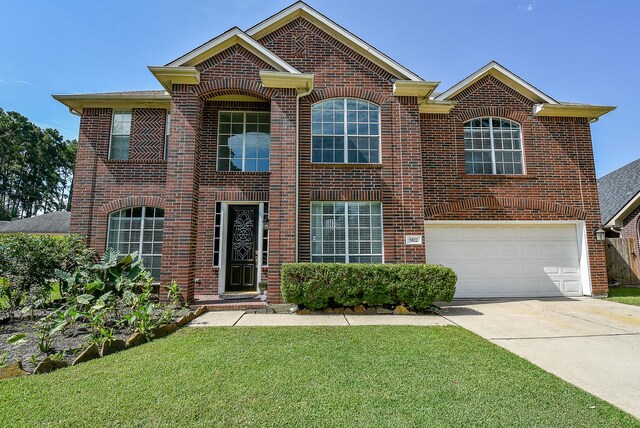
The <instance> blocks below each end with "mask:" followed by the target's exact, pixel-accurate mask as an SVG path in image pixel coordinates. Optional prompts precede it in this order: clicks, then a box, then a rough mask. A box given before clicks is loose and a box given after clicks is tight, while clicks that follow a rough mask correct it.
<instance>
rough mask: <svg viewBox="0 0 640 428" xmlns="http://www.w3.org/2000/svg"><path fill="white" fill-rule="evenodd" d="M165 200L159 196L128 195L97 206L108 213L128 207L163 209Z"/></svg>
mask: <svg viewBox="0 0 640 428" xmlns="http://www.w3.org/2000/svg"><path fill="white" fill-rule="evenodd" d="M164 206H165V200H164V198H161V197H159V196H129V197H127V198H122V199H116V200H115V201H111V202H109V203H106V204H104V205H102V206H101V207H100V208H98V209H99V210H100V211H101V212H103V213H106V214H109V213H112V212H114V211H117V210H121V209H123V208H128V207H155V208H162V209H164Z"/></svg>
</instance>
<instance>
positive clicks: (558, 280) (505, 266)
mask: <svg viewBox="0 0 640 428" xmlns="http://www.w3.org/2000/svg"><path fill="white" fill-rule="evenodd" d="M425 238H426V239H425V241H426V251H427V263H435V264H442V265H445V266H448V267H451V268H453V270H455V272H456V274H457V275H458V284H457V286H456V294H455V297H458V298H474V297H484V298H488V297H543V296H581V295H582V283H581V270H580V251H579V247H578V236H577V228H576V225H575V224H549V225H546V224H534V225H531V224H530V225H523V224H513V223H512V224H509V223H505V222H502V223H500V222H497V223H492V224H471V225H469V224H464V222H460V223H447V224H429V223H427V224H426V225H425Z"/></svg>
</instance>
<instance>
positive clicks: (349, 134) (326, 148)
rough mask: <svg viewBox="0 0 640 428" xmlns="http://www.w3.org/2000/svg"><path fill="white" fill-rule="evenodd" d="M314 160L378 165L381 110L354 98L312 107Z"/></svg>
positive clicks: (340, 99) (329, 101)
mask: <svg viewBox="0 0 640 428" xmlns="http://www.w3.org/2000/svg"><path fill="white" fill-rule="evenodd" d="M311 138H312V142H311V150H312V154H311V161H312V162H322V163H379V162H380V107H378V106H377V105H375V104H372V103H370V102H367V101H363V100H359V99H355V98H335V99H331V100H326V101H321V102H319V103H316V104H314V105H313V107H311Z"/></svg>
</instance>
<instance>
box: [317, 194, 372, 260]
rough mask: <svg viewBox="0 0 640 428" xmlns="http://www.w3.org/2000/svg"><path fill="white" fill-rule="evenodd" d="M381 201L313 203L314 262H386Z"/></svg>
mask: <svg viewBox="0 0 640 428" xmlns="http://www.w3.org/2000/svg"><path fill="white" fill-rule="evenodd" d="M381 208H382V207H381V203H380V202H313V203H312V206H311V261H313V262H341V263H382V260H383V245H382V209H381Z"/></svg>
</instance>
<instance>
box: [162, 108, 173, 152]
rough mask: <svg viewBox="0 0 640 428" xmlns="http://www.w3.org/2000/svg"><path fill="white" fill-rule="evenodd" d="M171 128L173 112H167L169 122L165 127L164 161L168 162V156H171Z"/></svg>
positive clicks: (166, 122)
mask: <svg viewBox="0 0 640 428" xmlns="http://www.w3.org/2000/svg"><path fill="white" fill-rule="evenodd" d="M170 128H171V112H170V111H169V110H167V120H166V121H165V125H164V152H163V155H162V157H163V159H164V160H167V156H168V155H169V129H170Z"/></svg>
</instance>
